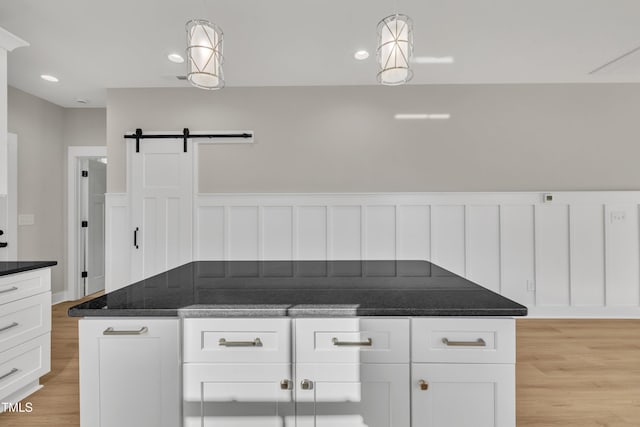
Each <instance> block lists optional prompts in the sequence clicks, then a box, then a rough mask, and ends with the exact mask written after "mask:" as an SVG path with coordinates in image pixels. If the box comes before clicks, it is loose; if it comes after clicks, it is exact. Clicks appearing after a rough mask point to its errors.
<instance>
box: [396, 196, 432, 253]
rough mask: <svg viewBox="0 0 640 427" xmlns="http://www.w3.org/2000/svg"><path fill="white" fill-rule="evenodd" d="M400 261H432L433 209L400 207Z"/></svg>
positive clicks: (419, 206)
mask: <svg viewBox="0 0 640 427" xmlns="http://www.w3.org/2000/svg"><path fill="white" fill-rule="evenodd" d="M397 215H398V219H397V232H398V239H397V244H396V247H397V248H398V254H397V258H398V259H412V260H416V259H417V260H430V259H431V244H430V243H431V207H430V206H427V205H415V206H410V205H407V206H398V208H397Z"/></svg>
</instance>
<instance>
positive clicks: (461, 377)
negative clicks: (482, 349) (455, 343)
mask: <svg viewBox="0 0 640 427" xmlns="http://www.w3.org/2000/svg"><path fill="white" fill-rule="evenodd" d="M411 383H412V386H411V393H412V427H444V426H452V427H515V425H516V422H515V366H514V365H511V364H431V363H429V364H426V363H425V364H421V363H416V364H413V365H412V382H411Z"/></svg>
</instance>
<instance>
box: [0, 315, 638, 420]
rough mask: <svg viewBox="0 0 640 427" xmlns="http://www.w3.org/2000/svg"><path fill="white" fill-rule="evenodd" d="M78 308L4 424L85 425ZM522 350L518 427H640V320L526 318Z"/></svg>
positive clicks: (56, 326) (56, 321)
mask: <svg viewBox="0 0 640 427" xmlns="http://www.w3.org/2000/svg"><path fill="white" fill-rule="evenodd" d="M73 304H75V303H62V304H58V305H56V306H54V307H53V331H52V352H51V354H52V360H51V362H52V363H51V366H52V370H51V373H49V374H48V375H47V376H45V377H44V378H43V380H42V383H43V384H44V388H43V389H41V390H40V391H38V392H37V393H35V394H33V395H32V396H30V397H28V398H27V399H25V401H29V402H32V404H33V412H32V413H29V414H26V413H22V414H15V413H12V414H9V413H4V414H0V426H2V427H31V426H33V427H36V426H55V427H57V426H60V427H62V426H65V427H66V426H69V427H76V426H79V406H78V405H79V401H78V337H77V319H76V318H69V317H67V315H66V313H67V309H68V308H69V307H70V306H71V305H73ZM517 351H518V355H517V372H516V376H517V379H516V383H517V425H518V427H555V426H564V427H574V426H575V427H596V426H598V427H639V426H640V320H565V319H519V320H518V321H517ZM442 427H445V426H442ZM446 427H448V426H446ZM451 427H455V426H451Z"/></svg>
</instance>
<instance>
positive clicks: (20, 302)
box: [0, 268, 51, 411]
mask: <svg viewBox="0 0 640 427" xmlns="http://www.w3.org/2000/svg"><path fill="white" fill-rule="evenodd" d="M50 289H51V270H50V269H49V268H41V269H37V270H33V271H27V272H22V273H16V274H9V275H6V276H1V277H0V402H11V403H15V402H18V401H20V400H22V399H23V398H25V397H26V396H28V395H30V394H31V393H33V392H35V391H36V390H38V389H40V388H41V387H42V386H41V385H40V383H39V379H40V377H41V376H43V375H44V374H46V373H47V372H49V371H50V370H51V292H50ZM3 409H4V408H1V407H0V411H2V410H3Z"/></svg>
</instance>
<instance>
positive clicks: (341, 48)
mask: <svg viewBox="0 0 640 427" xmlns="http://www.w3.org/2000/svg"><path fill="white" fill-rule="evenodd" d="M396 4H397V7H398V11H399V12H402V13H406V14H408V15H409V16H411V17H412V18H413V20H414V37H415V43H414V44H415V54H416V55H418V56H448V55H451V56H454V57H455V60H456V62H455V64H453V65H415V74H414V78H413V80H412V82H411V84H449V83H544V82H563V83H565V82H640V53H638V52H636V53H633V54H631V55H629V56H627V57H625V58H623V59H621V60H620V61H619V62H616V63H614V64H612V65H611V66H608V67H606V68H604V69H603V70H601V71H599V72H597V73H595V74H589V72H590V71H592V70H594V69H596V68H597V67H599V66H601V65H603V64H605V63H607V62H609V61H611V60H612V59H614V58H617V57H619V56H621V55H624V54H625V53H627V52H630V51H632V50H633V49H635V48H637V47H638V46H640V1H638V0H393V1H392V0H387V1H383V0H315V1H313V0H271V1H269V0H215V1H214V0H106V1H105V0H102V1H97V0H56V1H51V0H0V27H4V28H5V29H7V30H9V31H10V32H12V33H14V34H15V35H17V36H19V37H21V38H23V39H25V40H26V41H28V42H29V43H30V44H31V46H30V47H27V48H19V49H16V50H15V51H13V52H12V53H10V54H9V84H10V85H12V86H15V87H17V88H19V89H22V90H24V91H26V92H29V93H31V94H34V95H36V96H39V97H42V98H44V99H47V100H49V101H51V102H54V103H56V104H59V105H62V106H65V107H79V106H80V105H79V104H77V103H76V102H75V99H76V98H88V99H90V100H91V103H90V104H89V105H88V106H94V107H95V106H104V105H105V102H106V88H125V87H173V86H175V87H181V86H188V84H187V83H185V82H181V81H179V80H177V79H176V78H175V76H176V75H184V74H185V66H184V64H173V63H170V62H169V61H167V59H166V56H167V54H168V53H170V52H180V53H183V51H184V47H185V31H184V24H185V22H186V21H187V20H188V19H191V18H205V19H209V20H211V21H213V22H215V23H216V24H218V25H219V26H220V27H222V29H223V30H224V33H225V46H224V49H225V61H226V64H225V67H224V71H225V77H226V82H227V86H229V87H237V86H311V85H312V86H317V85H371V84H376V80H375V76H376V64H375V43H376V24H377V23H378V21H379V20H380V19H381V18H383V17H385V16H387V15H389V14H391V13H393V12H394V11H395V5H396ZM358 49H367V50H369V51H370V52H371V53H372V55H371V56H370V57H369V59H367V60H365V61H355V60H354V59H353V53H354V52H355V51H356V50H358ZM41 74H52V75H54V76H57V77H58V78H59V79H60V82H59V83H56V84H51V83H47V82H45V81H43V80H41V79H40V77H39V76H40V75H41ZM194 90H196V89H194Z"/></svg>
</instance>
